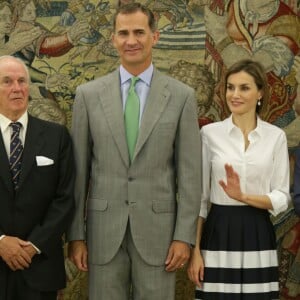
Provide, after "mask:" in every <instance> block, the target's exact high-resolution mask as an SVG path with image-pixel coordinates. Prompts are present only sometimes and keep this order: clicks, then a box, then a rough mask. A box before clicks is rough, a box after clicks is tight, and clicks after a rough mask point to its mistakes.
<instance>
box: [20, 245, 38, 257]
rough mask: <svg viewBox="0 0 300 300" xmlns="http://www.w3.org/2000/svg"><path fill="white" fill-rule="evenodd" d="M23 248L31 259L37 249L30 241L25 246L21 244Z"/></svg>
mask: <svg viewBox="0 0 300 300" xmlns="http://www.w3.org/2000/svg"><path fill="white" fill-rule="evenodd" d="M23 249H24V250H25V251H26V252H27V254H28V255H29V257H30V258H31V259H32V258H33V257H34V256H35V255H36V254H37V250H36V249H35V248H34V247H33V246H32V244H31V243H29V244H28V245H26V246H23Z"/></svg>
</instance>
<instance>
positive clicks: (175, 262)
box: [165, 241, 191, 272]
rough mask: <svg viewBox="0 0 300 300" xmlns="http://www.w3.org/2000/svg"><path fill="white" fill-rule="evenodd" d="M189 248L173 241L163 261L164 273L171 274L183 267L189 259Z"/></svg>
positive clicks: (183, 243) (184, 244) (182, 243)
mask: <svg viewBox="0 0 300 300" xmlns="http://www.w3.org/2000/svg"><path fill="white" fill-rule="evenodd" d="M190 251H191V250H190V246H189V245H188V244H187V243H185V242H181V241H173V242H172V243H171V246H170V248H169V252H168V256H167V259H166V261H165V265H166V271H167V272H173V271H176V270H177V269H179V268H182V267H184V265H185V264H186V262H187V261H188V259H189V257H190Z"/></svg>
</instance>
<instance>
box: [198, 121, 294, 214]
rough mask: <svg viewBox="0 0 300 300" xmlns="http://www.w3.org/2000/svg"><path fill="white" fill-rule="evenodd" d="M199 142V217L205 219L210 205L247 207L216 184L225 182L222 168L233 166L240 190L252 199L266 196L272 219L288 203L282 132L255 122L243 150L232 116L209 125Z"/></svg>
mask: <svg viewBox="0 0 300 300" xmlns="http://www.w3.org/2000/svg"><path fill="white" fill-rule="evenodd" d="M200 136H201V140H202V196H201V206H200V213H199V215H200V216H201V217H203V218H206V217H207V214H208V207H209V202H211V203H215V204H219V205H246V204H244V203H242V202H240V201H237V200H234V199H232V198H230V197H228V196H227V194H226V193H225V192H224V191H223V189H222V187H221V186H220V184H219V180H221V179H223V180H224V181H225V182H226V174H225V168H224V165H225V164H226V163H228V164H230V165H232V166H233V168H234V169H235V171H236V172H237V173H238V174H239V176H240V184H241V190H242V192H243V193H246V194H252V195H267V196H269V198H270V199H271V202H272V206H273V209H272V210H270V212H271V213H272V214H273V215H274V216H275V215H277V214H278V213H280V212H282V211H284V210H285V209H287V207H288V202H289V201H290V194H289V185H290V179H289V176H290V173H289V157H288V147H287V140H286V136H285V133H284V131H283V130H281V129H280V128H278V127H276V126H274V125H271V124H269V123H267V122H264V121H262V120H261V119H259V118H257V127H256V128H255V129H254V130H253V131H251V132H250V133H249V135H248V139H249V142H250V143H249V146H248V148H247V150H245V142H244V137H243V134H242V131H241V130H240V129H239V128H238V127H237V126H235V125H234V124H233V122H232V116H231V117H229V118H228V119H225V120H224V121H221V122H216V123H212V124H208V125H206V126H204V127H202V129H201V131H200Z"/></svg>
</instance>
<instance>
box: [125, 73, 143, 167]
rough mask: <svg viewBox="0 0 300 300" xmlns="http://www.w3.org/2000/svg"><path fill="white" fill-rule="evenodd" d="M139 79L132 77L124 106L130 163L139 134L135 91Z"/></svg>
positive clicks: (138, 100)
mask: <svg viewBox="0 0 300 300" xmlns="http://www.w3.org/2000/svg"><path fill="white" fill-rule="evenodd" d="M138 80H139V77H132V78H131V83H130V87H129V92H128V96H127V100H126V105H125V130H126V139H127V145H128V151H129V157H130V161H132V158H133V153H134V149H135V145H136V141H137V138H138V133H139V119H140V99H139V96H138V95H137V93H136V91H135V84H136V82H137V81H138Z"/></svg>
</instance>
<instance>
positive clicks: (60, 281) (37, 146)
mask: <svg viewBox="0 0 300 300" xmlns="http://www.w3.org/2000/svg"><path fill="white" fill-rule="evenodd" d="M37 156H45V157H47V158H49V159H52V160H53V161H54V163H53V164H51V165H46V166H38V164H37V160H36V157H37ZM0 166H1V167H0V195H1V200H0V236H1V235H2V234H5V235H10V236H16V237H19V238H21V239H23V240H27V241H30V242H32V243H33V244H34V245H36V246H37V247H38V248H39V249H40V250H41V251H42V253H41V254H39V255H35V256H34V258H33V261H32V263H31V265H30V267H29V268H28V269H26V270H24V271H22V272H23V274H24V278H25V280H26V281H27V282H28V284H29V285H30V286H31V287H33V288H35V289H37V290H41V291H47V290H58V289H60V288H63V287H64V286H65V269H64V256H63V244H62V235H63V233H64V232H65V230H66V228H67V226H68V225H69V222H70V219H71V217H72V212H73V206H74V201H73V182H74V180H73V179H74V163H73V151H72V143H71V139H70V136H69V133H68V131H67V129H66V128H65V127H63V126H61V125H58V124H55V123H50V122H46V121H43V120H40V119H37V118H34V117H32V116H30V115H29V119H28V127H27V133H26V138H25V146H24V151H23V159H22V170H21V175H20V184H19V186H20V188H19V189H18V191H17V192H16V193H14V190H13V185H12V181H11V174H10V170H9V162H8V158H7V153H6V151H5V147H4V143H3V138H2V135H1V133H0ZM7 268H8V267H7V265H6V264H5V263H4V261H3V260H1V258H0V289H1V288H2V286H1V283H2V284H3V282H5V280H4V279H5V278H4V276H5V274H6V273H7Z"/></svg>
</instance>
